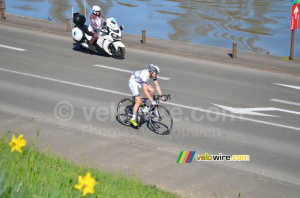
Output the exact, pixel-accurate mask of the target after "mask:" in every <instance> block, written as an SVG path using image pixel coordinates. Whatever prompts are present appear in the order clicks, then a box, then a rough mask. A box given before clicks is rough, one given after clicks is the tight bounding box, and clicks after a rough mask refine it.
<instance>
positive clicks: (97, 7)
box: [93, 5, 101, 14]
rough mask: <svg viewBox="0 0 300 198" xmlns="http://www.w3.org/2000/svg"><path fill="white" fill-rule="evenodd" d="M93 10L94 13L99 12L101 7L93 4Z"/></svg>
mask: <svg viewBox="0 0 300 198" xmlns="http://www.w3.org/2000/svg"><path fill="white" fill-rule="evenodd" d="M93 11H94V14H96V12H101V8H100V7H99V6H96V5H95V6H93Z"/></svg>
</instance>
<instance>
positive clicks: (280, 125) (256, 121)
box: [165, 102, 300, 131]
mask: <svg viewBox="0 0 300 198" xmlns="http://www.w3.org/2000/svg"><path fill="white" fill-rule="evenodd" d="M165 104H170V105H173V106H177V107H182V108H186V109H191V110H195V111H201V112H203V113H210V114H216V115H220V116H225V117H230V118H236V119H240V120H245V121H249V122H255V123H260V124H266V125H270V126H275V127H280V128H285V129H292V130H296V131H300V128H298V127H293V126H287V125H282V124H276V123H272V122H265V121H261V120H255V119H250V118H244V117H240V116H235V115H229V114H225V113H219V112H214V111H209V110H205V109H201V108H195V107H189V106H185V105H181V104H175V103H171V102H167V103H165Z"/></svg>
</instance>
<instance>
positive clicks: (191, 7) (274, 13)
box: [6, 0, 300, 58]
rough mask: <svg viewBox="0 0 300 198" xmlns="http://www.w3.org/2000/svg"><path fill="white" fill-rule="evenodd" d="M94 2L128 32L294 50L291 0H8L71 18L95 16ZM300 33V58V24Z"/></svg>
mask: <svg viewBox="0 0 300 198" xmlns="http://www.w3.org/2000/svg"><path fill="white" fill-rule="evenodd" d="M93 5H99V6H100V7H101V8H102V13H103V14H104V16H105V17H107V18H108V17H114V18H115V19H116V20H117V21H118V24H120V25H121V24H122V25H124V26H125V30H124V32H125V33H128V34H135V35H141V30H146V34H147V36H150V37H156V38H162V39H169V40H176V41H184V42H191V43H197V44H203V45H211V46H218V47H225V48H232V43H233V42H237V43H238V49H239V50H246V51H254V52H259V53H266V54H273V55H280V56H289V55H290V45H291V31H290V20H291V6H292V5H291V1H290V0H160V1H159V0H135V1H133V0H131V1H130V0H6V12H7V13H11V14H16V15H22V16H29V17H34V18H39V19H46V20H50V21H55V22H65V21H66V18H71V17H72V11H73V12H80V13H83V14H84V13H85V11H86V14H87V15H88V16H89V14H90V13H91V7H92V6H93ZM85 8H86V9H85ZM295 33H296V34H295V49H294V57H298V58H300V29H297V30H296V32H295Z"/></svg>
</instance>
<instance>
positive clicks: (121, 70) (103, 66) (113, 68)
mask: <svg viewBox="0 0 300 198" xmlns="http://www.w3.org/2000/svg"><path fill="white" fill-rule="evenodd" d="M94 66H95V67H101V68H104V69H111V70H115V71H120V72H126V73H132V72H133V71H130V70H126V69H119V68H116V67H109V66H105V65H94ZM158 79H162V80H170V79H171V78H167V77H162V76H158Z"/></svg>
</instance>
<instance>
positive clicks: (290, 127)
mask: <svg viewBox="0 0 300 198" xmlns="http://www.w3.org/2000/svg"><path fill="white" fill-rule="evenodd" d="M0 71H4V72H9V73H14V74H20V75H23V76H29V77H34V78H39V79H44V80H49V81H53V82H59V83H64V84H69V85H74V86H78V87H84V88H89V89H94V90H98V91H103V92H108V93H114V94H118V95H124V96H132V95H131V94H127V93H122V92H117V91H112V90H109V89H103V88H98V87H92V86H88V85H82V84H78V83H73V82H68V81H63V80H58V79H54V78H48V77H43V76H38V75H33V74H28V73H23V72H18V71H13V70H8V69H3V68H0ZM165 104H169V105H173V106H176V107H182V108H186V109H191V110H195V111H200V112H204V113H210V114H216V115H220V116H226V117H231V118H237V119H240V120H246V121H250V122H256V123H261V124H266V125H270V126H275V127H281V128H286V129H292V130H297V131H300V128H297V127H292V126H287V125H281V124H276V123H272V122H264V121H261V120H254V119H249V118H244V117H239V116H234V115H229V114H224V113H218V112H214V111H209V110H205V109H201V108H195V107H190V106H186V105H181V104H176V103H171V102H167V103H165Z"/></svg>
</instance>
